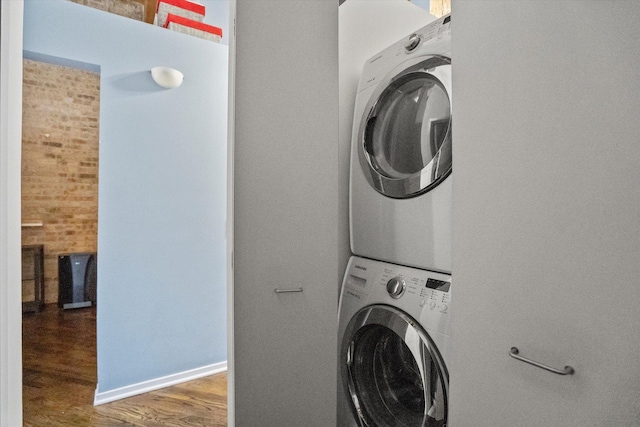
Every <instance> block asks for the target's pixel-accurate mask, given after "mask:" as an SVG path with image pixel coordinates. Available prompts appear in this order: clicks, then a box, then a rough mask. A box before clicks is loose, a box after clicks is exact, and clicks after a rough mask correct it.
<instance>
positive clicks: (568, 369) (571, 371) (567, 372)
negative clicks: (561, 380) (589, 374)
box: [509, 347, 576, 375]
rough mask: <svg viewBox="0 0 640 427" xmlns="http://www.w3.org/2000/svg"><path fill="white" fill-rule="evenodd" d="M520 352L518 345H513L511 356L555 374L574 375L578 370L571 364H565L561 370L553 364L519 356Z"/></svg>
mask: <svg viewBox="0 0 640 427" xmlns="http://www.w3.org/2000/svg"><path fill="white" fill-rule="evenodd" d="M518 353H520V350H518V347H511V351H509V356H511V357H513V358H514V359H518V360H520V361H522V362H524V363H528V364H530V365H533V366H537V367H538V368H542V369H544V370H546V371H549V372H553V373H554V374H558V375H573V374H575V372H576V371H575V369H573V368H572V367H571V366H565V367H564V370H562V371H561V370H560V369H556V368H552V367H551V366H547V365H543V364H542V363H538V362H536V361H533V360H531V359H527V358H526V357H522V356H519V355H518Z"/></svg>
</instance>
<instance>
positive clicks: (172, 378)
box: [93, 361, 227, 406]
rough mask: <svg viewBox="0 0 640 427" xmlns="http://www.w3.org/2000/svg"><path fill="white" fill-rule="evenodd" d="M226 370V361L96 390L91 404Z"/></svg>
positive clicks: (99, 403) (122, 397) (98, 403)
mask: <svg viewBox="0 0 640 427" xmlns="http://www.w3.org/2000/svg"><path fill="white" fill-rule="evenodd" d="M226 370H227V362H226V361H224V362H220V363H214V364H212V365H207V366H202V367H200V368H195V369H190V370H188V371H184V372H178V373H176V374H171V375H167V376H164V377H160V378H155V379H152V380H147V381H143V382H140V383H137V384H131V385H128V386H125V387H120V388H116V389H114V390H109V391H105V392H102V393H99V392H98V388H97V387H96V392H95V395H94V398H93V406H98V405H102V404H104V403H109V402H113V401H114V400H119V399H124V398H126V397H131V396H135V395H137V394H142V393H147V392H150V391H153V390H158V389H161V388H164V387H169V386H172V385H176V384H180V383H184V382H187V381H191V380H195V379H198V378H202V377H207V376H209V375H214V374H219V373H220V372H224V371H226Z"/></svg>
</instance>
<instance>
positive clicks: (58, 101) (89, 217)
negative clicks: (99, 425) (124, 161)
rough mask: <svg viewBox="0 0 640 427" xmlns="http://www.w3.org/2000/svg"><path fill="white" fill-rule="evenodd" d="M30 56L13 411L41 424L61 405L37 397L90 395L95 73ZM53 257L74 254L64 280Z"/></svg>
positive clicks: (25, 94)
mask: <svg viewBox="0 0 640 427" xmlns="http://www.w3.org/2000/svg"><path fill="white" fill-rule="evenodd" d="M31 58H32V55H30V54H29V53H25V58H24V59H23V85H22V95H23V102H22V105H23V109H22V110H23V111H22V113H23V115H22V167H21V170H22V177H21V182H22V191H21V192H22V194H21V199H22V247H23V250H22V264H23V265H22V301H23V303H22V305H23V323H22V326H23V327H22V330H23V353H22V354H23V358H22V361H23V397H24V400H23V407H24V411H23V413H24V424H25V425H41V424H43V423H48V422H51V421H52V419H55V416H56V415H57V414H59V413H60V412H61V411H62V409H58V408H56V409H55V410H47V408H48V405H46V404H43V402H47V401H49V402H52V401H55V402H60V401H62V397H63V396H64V397H67V396H72V397H71V402H73V401H74V400H76V401H78V402H86V403H90V402H92V396H91V392H92V388H93V387H94V385H95V382H96V303H97V299H96V296H95V295H96V293H95V286H94V285H95V283H96V282H95V280H94V278H95V274H91V272H90V271H89V269H91V268H92V267H95V254H96V252H97V244H98V241H97V232H98V163H99V121H100V120H99V119H100V73H99V67H97V66H91V65H87V64H74V65H76V66H68V64H70V61H64V62H65V63H66V64H67V65H60V64H58V63H56V62H60V61H59V60H56V59H55V58H44V57H43V56H42V55H40V56H38V57H37V59H31ZM44 59H46V60H47V61H46V62H45V61H44ZM34 249H35V250H34ZM89 254H92V255H89ZM84 259H87V260H89V261H90V262H89V263H83V262H82V261H83V260H84ZM59 260H63V261H64V260H69V261H70V262H71V263H73V264H74V265H73V266H71V265H69V269H68V271H69V273H71V274H70V275H69V276H70V277H69V279H71V281H70V282H69V283H66V282H65V283H62V284H61V283H59V278H61V277H62V275H61V274H60V272H59V271H58V270H59V265H60V263H59ZM62 264H63V268H62V269H63V272H64V271H67V270H66V269H65V268H64V263H62ZM75 264H78V265H75ZM80 267H83V268H80ZM87 267H88V268H89V269H88V268H87ZM94 273H95V271H94ZM63 281H64V280H63ZM65 288H68V289H65ZM76 288H78V289H76ZM61 290H62V294H63V295H59V293H60V291H61ZM66 291H68V292H66ZM67 294H68V295H67ZM69 297H70V299H69ZM67 299H69V300H67ZM59 304H63V305H64V307H65V308H67V309H65V310H64V311H61V307H59ZM69 307H83V308H69ZM85 384H92V385H90V386H89V387H88V388H87V387H84V386H83V385H85ZM82 390H85V392H84V393H83V392H82ZM56 406H62V407H64V405H59V403H58V404H56Z"/></svg>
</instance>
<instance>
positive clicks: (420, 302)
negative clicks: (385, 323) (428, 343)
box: [342, 256, 451, 334]
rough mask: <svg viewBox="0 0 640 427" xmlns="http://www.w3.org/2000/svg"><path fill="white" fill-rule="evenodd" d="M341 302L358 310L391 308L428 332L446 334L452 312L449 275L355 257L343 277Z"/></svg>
mask: <svg viewBox="0 0 640 427" xmlns="http://www.w3.org/2000/svg"><path fill="white" fill-rule="evenodd" d="M342 298H343V300H345V299H346V300H349V301H352V303H354V304H356V305H358V306H360V307H363V306H365V305H368V304H389V305H393V306H396V307H398V308H400V309H402V310H404V311H406V312H407V313H408V314H410V315H411V316H414V317H415V318H416V319H420V322H421V323H423V324H428V325H429V328H430V329H432V330H436V331H438V332H441V333H445V334H446V333H448V329H449V313H450V312H451V276H450V275H448V274H444V273H437V272H432V271H427V270H422V269H417V268H412V267H405V266H401V265H396V264H390V263H387V262H381V261H374V260H370V259H366V258H360V257H355V256H354V257H351V260H350V261H349V266H348V268H347V271H346V274H345V280H344V284H343V289H342Z"/></svg>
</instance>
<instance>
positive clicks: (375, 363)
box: [338, 15, 452, 427]
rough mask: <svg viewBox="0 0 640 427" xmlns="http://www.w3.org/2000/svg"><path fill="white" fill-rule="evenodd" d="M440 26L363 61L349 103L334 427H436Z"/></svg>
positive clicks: (445, 323) (447, 114)
mask: <svg viewBox="0 0 640 427" xmlns="http://www.w3.org/2000/svg"><path fill="white" fill-rule="evenodd" d="M450 21H451V18H450V16H449V15H447V16H444V17H442V18H440V19H437V20H435V21H433V22H432V23H430V24H429V25H427V26H425V27H423V28H421V29H420V30H418V31H416V32H415V33H413V34H411V35H410V36H408V37H406V38H404V39H402V40H400V41H399V42H397V43H395V44H393V45H391V46H390V47H388V48H386V49H385V50H383V51H382V52H380V53H379V54H377V55H375V56H374V57H372V58H371V59H370V60H369V61H367V62H366V64H365V65H364V67H363V70H362V75H361V79H360V83H359V86H358V93H357V96H356V103H355V113H354V125H353V134H352V147H351V176H350V181H351V182H350V229H351V236H350V237H351V250H352V252H353V253H354V255H355V256H353V257H351V259H350V260H349V264H348V266H347V271H346V272H345V277H344V281H343V284H342V292H341V296H340V307H339V334H338V376H339V378H340V380H339V382H340V384H338V427H356V426H360V427H364V426H367V427H401V426H408V427H409V426H410V427H414V426H416V427H417V426H429V427H431V426H446V425H447V413H448V391H449V372H448V369H447V353H448V351H449V313H450V303H451V243H452V242H451V240H452V236H451V229H452V216H451V214H452V201H451V199H452V184H451V181H452V178H451V165H452V158H451V55H450V51H451V31H450V25H451V22H450Z"/></svg>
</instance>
